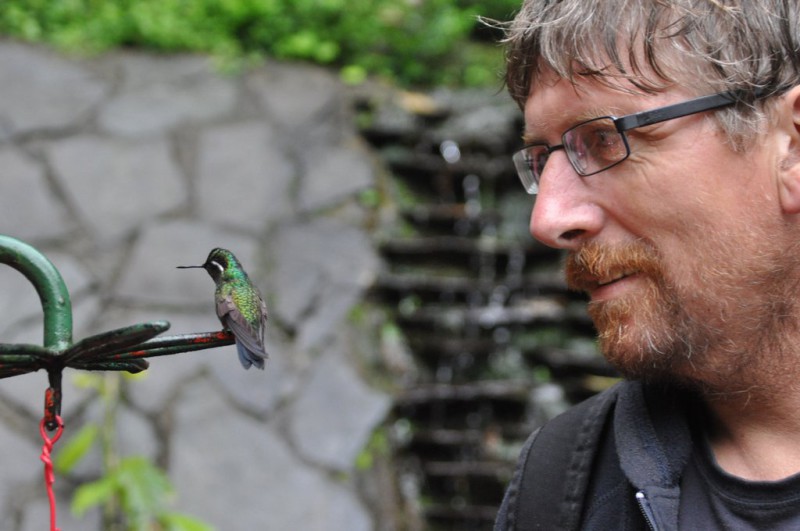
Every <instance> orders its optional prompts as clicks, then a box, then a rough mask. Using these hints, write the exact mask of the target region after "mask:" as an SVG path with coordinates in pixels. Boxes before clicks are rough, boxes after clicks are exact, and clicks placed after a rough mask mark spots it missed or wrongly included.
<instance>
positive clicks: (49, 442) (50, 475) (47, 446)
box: [39, 415, 64, 531]
mask: <svg viewBox="0 0 800 531" xmlns="http://www.w3.org/2000/svg"><path fill="white" fill-rule="evenodd" d="M56 422H57V423H58V428H57V429H56V433H55V434H54V435H53V436H52V437H48V436H47V427H46V426H45V423H46V419H42V421H41V422H40V423H39V433H40V434H41V435H42V440H44V446H42V455H41V456H40V457H39V458H40V459H41V460H42V462H44V485H45V487H46V488H47V497H48V499H49V500H50V531H59V529H58V528H57V527H56V495H55V493H54V492H53V483H55V482H56V475H55V473H54V472H53V460H52V459H50V452H51V451H52V450H53V445H54V444H56V442H57V441H58V439H60V438H61V433H62V432H63V431H64V423H63V422H62V421H61V417H59V416H58V415H56Z"/></svg>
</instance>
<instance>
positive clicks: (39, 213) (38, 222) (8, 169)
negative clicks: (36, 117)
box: [0, 48, 71, 240]
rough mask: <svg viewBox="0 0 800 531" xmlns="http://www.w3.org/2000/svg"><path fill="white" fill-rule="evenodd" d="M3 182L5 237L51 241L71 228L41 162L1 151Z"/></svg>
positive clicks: (0, 211) (0, 219) (0, 223)
mask: <svg viewBox="0 0 800 531" xmlns="http://www.w3.org/2000/svg"><path fill="white" fill-rule="evenodd" d="M0 49H2V48H0ZM0 180H2V182H3V193H2V194H0V227H3V234H5V235H8V236H14V237H16V238H19V239H22V240H33V239H51V238H55V237H58V236H59V235H63V234H64V233H65V232H66V231H68V230H69V229H70V228H71V227H70V220H69V217H68V215H67V211H66V209H65V208H64V205H63V204H62V203H61V201H60V200H59V199H58V197H56V196H55V195H54V194H53V191H52V190H51V189H50V187H49V184H48V182H47V180H46V178H45V175H44V168H43V167H42V166H41V165H40V164H39V163H37V162H35V161H33V160H31V159H30V158H28V157H26V156H25V155H23V154H22V153H20V152H19V151H17V150H16V149H14V148H0Z"/></svg>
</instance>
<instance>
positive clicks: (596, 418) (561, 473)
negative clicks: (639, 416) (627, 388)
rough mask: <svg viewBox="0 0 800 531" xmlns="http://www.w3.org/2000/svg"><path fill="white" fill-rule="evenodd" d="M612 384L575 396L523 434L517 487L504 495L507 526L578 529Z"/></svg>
mask: <svg viewBox="0 0 800 531" xmlns="http://www.w3.org/2000/svg"><path fill="white" fill-rule="evenodd" d="M618 388H619V385H616V386H614V387H612V388H610V389H608V390H606V391H604V392H603V393H600V394H598V395H595V396H594V397H592V398H590V399H588V400H586V401H584V402H581V403H580V404H578V405H576V406H574V407H573V408H571V409H569V410H567V411H566V412H565V413H563V414H562V415H559V416H558V417H556V418H554V419H553V420H551V421H549V422H548V423H546V424H545V425H544V426H542V427H541V428H539V429H538V430H536V431H535V432H534V433H533V434H532V435H531V436H530V437H529V438H528V441H527V442H526V444H525V447H524V448H523V450H522V454H521V456H520V463H519V465H518V470H517V474H519V484H518V488H517V489H516V492H514V496H513V498H512V499H510V500H509V517H510V518H509V520H510V522H509V523H512V522H513V523H512V525H511V526H510V528H512V529H516V530H518V531H529V530H543V531H554V530H565V531H566V530H574V529H578V526H579V525H580V518H581V514H582V510H583V503H584V497H585V495H586V490H587V487H588V485H589V476H590V473H591V469H592V463H593V461H594V456H595V454H596V451H597V447H598V446H599V445H598V442H599V439H600V434H601V433H602V431H603V426H604V425H605V422H606V419H607V417H608V416H609V412H610V411H611V409H612V406H613V404H614V403H615V402H616V398H617V390H618Z"/></svg>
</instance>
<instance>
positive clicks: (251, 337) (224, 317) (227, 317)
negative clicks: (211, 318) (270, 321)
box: [217, 294, 268, 358]
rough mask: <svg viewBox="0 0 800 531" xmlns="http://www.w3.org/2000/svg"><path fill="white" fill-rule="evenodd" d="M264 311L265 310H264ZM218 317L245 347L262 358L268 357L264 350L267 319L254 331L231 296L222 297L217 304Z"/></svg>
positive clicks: (262, 320) (263, 319)
mask: <svg viewBox="0 0 800 531" xmlns="http://www.w3.org/2000/svg"><path fill="white" fill-rule="evenodd" d="M262 309H263V308H262ZM217 315H218V316H219V319H220V321H222V324H223V326H225V327H226V328H228V329H230V331H231V332H233V335H234V336H236V340H237V341H239V342H240V343H241V344H242V345H244V347H245V348H246V349H247V350H249V351H251V352H252V353H253V354H256V355H258V356H261V357H264V358H266V357H268V356H267V352H266V349H265V348H264V328H265V325H264V323H265V322H266V319H265V318H263V317H262V319H261V321H260V322H259V326H258V329H257V330H253V328H252V327H251V326H250V323H248V322H247V320H246V319H245V318H244V316H243V315H242V314H241V313H240V312H239V310H237V308H236V305H235V304H234V302H233V296H232V295H231V294H229V295H227V296H225V297H222V298H220V299H219V300H218V302H217ZM262 315H263V314H262Z"/></svg>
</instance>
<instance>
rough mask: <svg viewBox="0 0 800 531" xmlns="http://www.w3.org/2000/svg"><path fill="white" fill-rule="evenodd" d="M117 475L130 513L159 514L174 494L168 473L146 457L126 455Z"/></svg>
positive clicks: (126, 507)
mask: <svg viewBox="0 0 800 531" xmlns="http://www.w3.org/2000/svg"><path fill="white" fill-rule="evenodd" d="M116 475H117V478H118V479H117V481H118V482H119V488H120V494H122V499H123V503H124V504H125V510H126V512H128V513H133V514H142V515H155V514H158V513H159V512H161V511H162V510H163V506H164V504H165V502H166V501H167V500H168V498H170V497H171V496H172V495H173V488H172V484H171V483H170V482H169V478H168V477H167V475H166V474H165V473H164V472H162V471H161V470H160V469H159V468H158V467H156V466H155V465H154V464H152V463H151V462H150V461H149V460H148V459H147V458H145V457H140V456H133V457H126V458H125V459H123V460H122V461H121V462H120V464H119V468H118V469H117V471H116Z"/></svg>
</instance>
